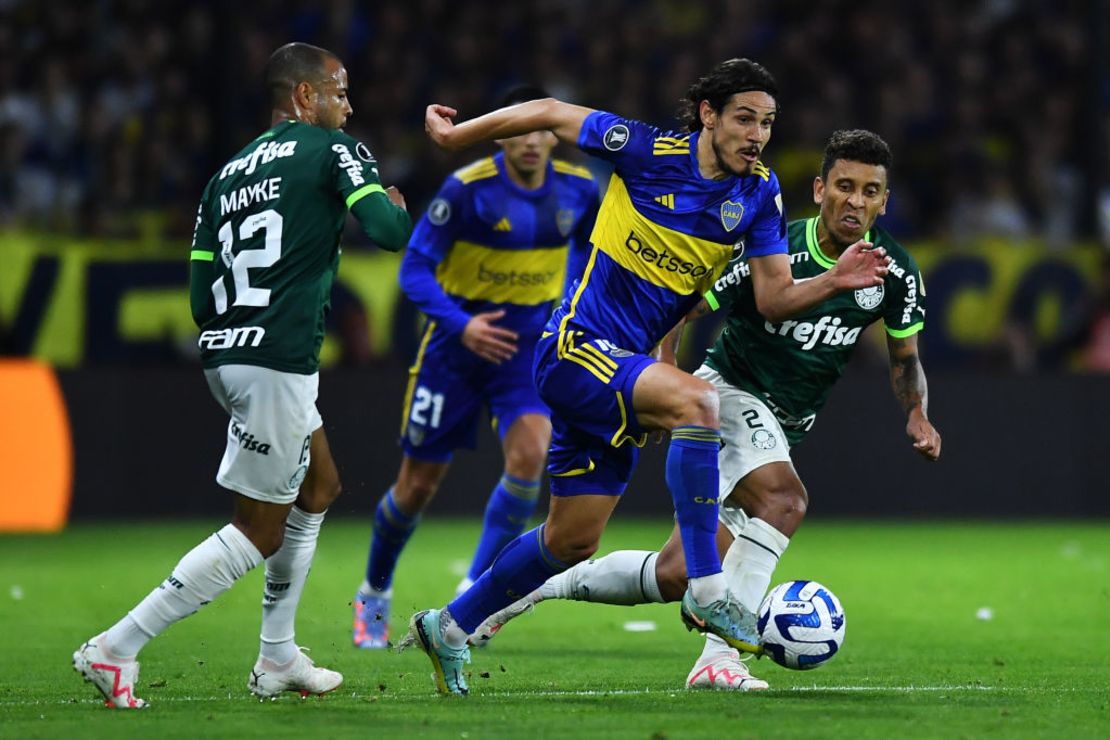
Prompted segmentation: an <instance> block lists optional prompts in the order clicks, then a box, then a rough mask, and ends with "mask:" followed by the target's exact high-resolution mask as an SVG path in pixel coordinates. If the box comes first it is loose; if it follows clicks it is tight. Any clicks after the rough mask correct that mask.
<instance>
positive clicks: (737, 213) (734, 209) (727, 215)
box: [721, 200, 744, 231]
mask: <svg viewBox="0 0 1110 740" xmlns="http://www.w3.org/2000/svg"><path fill="white" fill-rule="evenodd" d="M742 218H744V206H743V204H741V203H733V202H732V201H731V200H726V201H725V202H724V203H722V204H721V223H722V224H723V225H724V227H725V231H732V230H733V229H735V228H736V227H737V226H739V225H740V219H742Z"/></svg>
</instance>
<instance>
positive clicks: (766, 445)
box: [752, 429, 779, 450]
mask: <svg viewBox="0 0 1110 740" xmlns="http://www.w3.org/2000/svg"><path fill="white" fill-rule="evenodd" d="M778 443H779V441H778V440H777V439H775V435H774V434H772V433H771V432H768V431H767V430H766V429H756V430H755V433H753V434H752V445H753V446H755V447H756V448H757V449H760V450H773V449H775V445H777V444H778Z"/></svg>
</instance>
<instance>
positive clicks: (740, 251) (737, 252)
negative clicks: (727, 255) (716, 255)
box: [731, 238, 744, 259]
mask: <svg viewBox="0 0 1110 740" xmlns="http://www.w3.org/2000/svg"><path fill="white" fill-rule="evenodd" d="M743 256H744V239H743V238H741V239H738V240H737V242H736V243H735V244H733V245H732V257H731V259H736V258H737V257H743Z"/></svg>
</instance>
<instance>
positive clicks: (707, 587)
mask: <svg viewBox="0 0 1110 740" xmlns="http://www.w3.org/2000/svg"><path fill="white" fill-rule="evenodd" d="M687 583H689V586H690V591H691V593H692V595H693V597H694V601H695V602H696V603H697V604H698V605H700V606H705V605H706V604H711V603H713V602H714V601H717V600H718V599H723V598H724V597H725V594H726V593H728V581H726V580H725V574H724V573H723V572H722V573H714V574H713V575H709V576H701V577H699V578H690V579H689V580H688V581H687Z"/></svg>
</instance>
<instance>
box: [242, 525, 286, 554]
mask: <svg viewBox="0 0 1110 740" xmlns="http://www.w3.org/2000/svg"><path fill="white" fill-rule="evenodd" d="M246 534H247V539H249V540H250V541H251V544H253V545H254V546H255V547H256V548H258V552H259V554H260V555H262V557H263V558H268V557H270V556H271V555H273V554H274V553H275V552H277V551H278V550H280V549H281V545H282V543H283V542H284V541H285V527H284V526H281V527H275V528H266V529H260V528H258V527H255V528H252V529H251V530H250V531H248V532H247V533H246Z"/></svg>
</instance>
